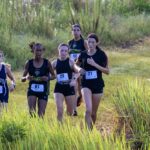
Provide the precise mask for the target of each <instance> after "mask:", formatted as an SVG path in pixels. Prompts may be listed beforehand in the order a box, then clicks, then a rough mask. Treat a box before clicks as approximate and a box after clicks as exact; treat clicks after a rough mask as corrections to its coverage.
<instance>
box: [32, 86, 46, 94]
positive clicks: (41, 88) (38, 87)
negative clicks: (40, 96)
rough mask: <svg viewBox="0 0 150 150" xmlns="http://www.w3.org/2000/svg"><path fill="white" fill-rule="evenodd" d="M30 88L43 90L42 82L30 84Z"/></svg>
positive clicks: (35, 90) (37, 90) (36, 90)
mask: <svg viewBox="0 0 150 150" xmlns="http://www.w3.org/2000/svg"><path fill="white" fill-rule="evenodd" d="M31 90H32V91H34V92H44V85H43V84H31Z"/></svg>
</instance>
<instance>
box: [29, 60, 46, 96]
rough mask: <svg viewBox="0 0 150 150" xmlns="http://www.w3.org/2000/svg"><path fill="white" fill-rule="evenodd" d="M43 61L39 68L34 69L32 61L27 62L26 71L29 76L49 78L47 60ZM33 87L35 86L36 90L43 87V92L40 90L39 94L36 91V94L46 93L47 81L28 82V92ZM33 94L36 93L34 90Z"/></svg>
mask: <svg viewBox="0 0 150 150" xmlns="http://www.w3.org/2000/svg"><path fill="white" fill-rule="evenodd" d="M43 60H44V61H43V64H42V66H41V67H40V68H36V67H34V64H33V59H31V60H29V68H28V71H29V75H30V76H33V77H35V78H37V77H42V76H49V68H48V60H47V59H43ZM33 85H34V86H36V87H37V88H38V86H42V87H44V90H42V91H41V92H40V91H38V93H45V92H48V81H30V82H29V88H30V90H31V89H32V88H33V87H32V86H33ZM36 87H35V88H36ZM34 92H36V89H35V91H34Z"/></svg>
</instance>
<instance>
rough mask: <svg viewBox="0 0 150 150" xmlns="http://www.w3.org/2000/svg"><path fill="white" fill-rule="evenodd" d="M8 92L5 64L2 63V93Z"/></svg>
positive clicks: (0, 73) (0, 78)
mask: <svg viewBox="0 0 150 150" xmlns="http://www.w3.org/2000/svg"><path fill="white" fill-rule="evenodd" d="M8 92H9V91H8V86H7V80H6V70H5V65H4V64H2V66H1V70H0V95H6V94H7V93H8Z"/></svg>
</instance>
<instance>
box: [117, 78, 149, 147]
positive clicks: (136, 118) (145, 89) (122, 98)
mask: <svg viewBox="0 0 150 150" xmlns="http://www.w3.org/2000/svg"><path fill="white" fill-rule="evenodd" d="M149 91H150V88H149V86H148V85H147V84H146V83H145V82H144V81H139V80H132V81H131V80H127V81H126V83H125V84H123V86H122V88H119V89H118V90H117V93H116V94H115V95H114V105H115V108H116V110H117V112H118V114H119V115H120V117H121V118H123V119H124V120H125V122H124V123H125V124H126V125H127V126H128V128H129V130H130V134H131V135H132V140H133V141H134V142H137V143H139V142H140V143H141V144H142V146H143V147H148V146H149V143H150V107H149V106H150V92H149Z"/></svg>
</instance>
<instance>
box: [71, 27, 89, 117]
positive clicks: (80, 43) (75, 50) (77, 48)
mask: <svg viewBox="0 0 150 150" xmlns="http://www.w3.org/2000/svg"><path fill="white" fill-rule="evenodd" d="M72 34H73V36H74V38H73V39H72V40H71V41H69V47H70V52H69V53H70V59H71V60H73V61H76V60H77V58H78V57H79V55H80V53H81V52H83V51H86V49H87V43H86V42H85V40H84V39H83V37H82V35H81V27H80V25H79V24H74V25H72ZM80 86H81V78H79V79H78V82H77V85H76V86H75V93H76V101H77V102H76V103H77V106H80V104H81V102H82V99H81V96H82V95H81V87H80ZM78 95H79V96H78ZM74 116H77V111H76V107H75V108H74Z"/></svg>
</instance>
